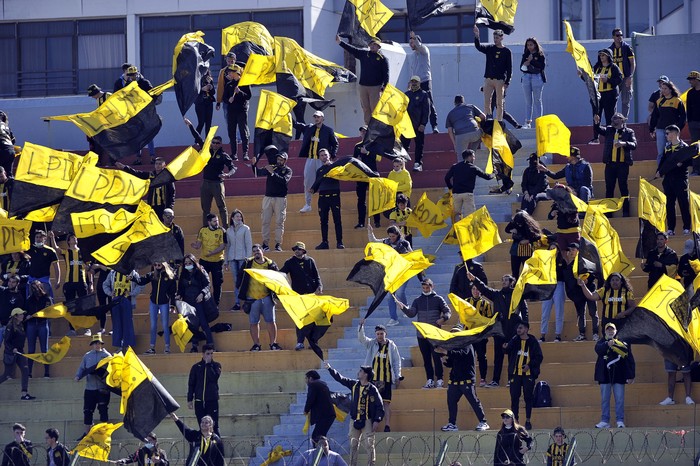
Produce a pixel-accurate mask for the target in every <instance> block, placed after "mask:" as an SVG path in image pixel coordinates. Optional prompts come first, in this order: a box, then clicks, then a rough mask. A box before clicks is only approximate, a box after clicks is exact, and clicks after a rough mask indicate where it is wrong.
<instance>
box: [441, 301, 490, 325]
mask: <svg viewBox="0 0 700 466" xmlns="http://www.w3.org/2000/svg"><path fill="white" fill-rule="evenodd" d="M447 297H448V298H450V302H451V303H452V307H453V308H454V309H455V312H456V313H457V315H458V316H459V322H460V323H461V324H462V325H464V328H466V329H472V328H475V327H482V326H484V325H488V324H489V323H490V322H491V319H490V318H488V317H484V316H482V315H481V314H479V311H477V310H476V308H475V307H474V306H472V305H471V304H470V303H469V302H468V301H465V300H463V299H462V298H460V297H459V296H457V295H456V294H454V293H450V294H448V295H447ZM493 317H495V315H494V316H493Z"/></svg>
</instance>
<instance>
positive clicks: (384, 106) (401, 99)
mask: <svg viewBox="0 0 700 466" xmlns="http://www.w3.org/2000/svg"><path fill="white" fill-rule="evenodd" d="M372 117H373V118H376V119H377V120H379V121H381V122H382V123H384V124H386V125H389V126H391V127H393V128H394V134H395V135H396V139H398V138H399V136H403V137H405V138H408V139H412V138H415V137H416V133H415V131H414V130H413V123H411V118H410V117H409V116H408V96H407V95H406V94H405V93H403V92H401V91H400V90H398V89H397V88H396V87H394V86H392V85H391V84H387V85H386V87H385V88H384V91H383V92H382V95H381V96H380V97H379V102H378V103H377V106H376V107H374V110H373V111H372Z"/></svg>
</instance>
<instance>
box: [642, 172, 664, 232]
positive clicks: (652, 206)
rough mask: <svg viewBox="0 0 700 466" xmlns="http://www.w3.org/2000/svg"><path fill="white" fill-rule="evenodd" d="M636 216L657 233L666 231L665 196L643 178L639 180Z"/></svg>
mask: <svg viewBox="0 0 700 466" xmlns="http://www.w3.org/2000/svg"><path fill="white" fill-rule="evenodd" d="M637 215H638V216H639V218H640V219H644V220H647V221H648V222H649V223H651V224H652V225H653V226H654V227H656V229H657V230H659V231H666V195H665V194H664V193H663V192H661V191H660V190H659V189H657V188H656V187H655V186H654V185H652V184H651V183H649V182H648V181H647V180H645V179H644V178H639V199H638V205H637Z"/></svg>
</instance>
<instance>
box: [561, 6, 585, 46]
mask: <svg viewBox="0 0 700 466" xmlns="http://www.w3.org/2000/svg"><path fill="white" fill-rule="evenodd" d="M560 2H561V3H560V4H559V11H560V12H561V18H560V19H561V21H568V22H569V24H570V25H571V31H572V32H573V34H574V37H575V38H576V39H581V22H582V20H583V18H582V13H581V8H582V5H581V0H560ZM561 39H562V40H566V28H565V27H564V23H561Z"/></svg>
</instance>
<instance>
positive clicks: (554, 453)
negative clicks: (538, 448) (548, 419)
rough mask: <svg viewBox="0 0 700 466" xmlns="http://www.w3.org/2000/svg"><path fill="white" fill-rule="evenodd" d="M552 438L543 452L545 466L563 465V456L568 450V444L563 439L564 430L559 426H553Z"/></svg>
mask: <svg viewBox="0 0 700 466" xmlns="http://www.w3.org/2000/svg"><path fill="white" fill-rule="evenodd" d="M552 438H553V439H554V442H552V443H551V444H550V445H549V447H548V448H547V452H546V453H545V459H546V460H547V466H564V458H566V452H567V451H569V444H567V443H566V442H565V441H564V440H565V439H566V432H564V429H562V428H561V427H555V428H554V432H553V433H552Z"/></svg>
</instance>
